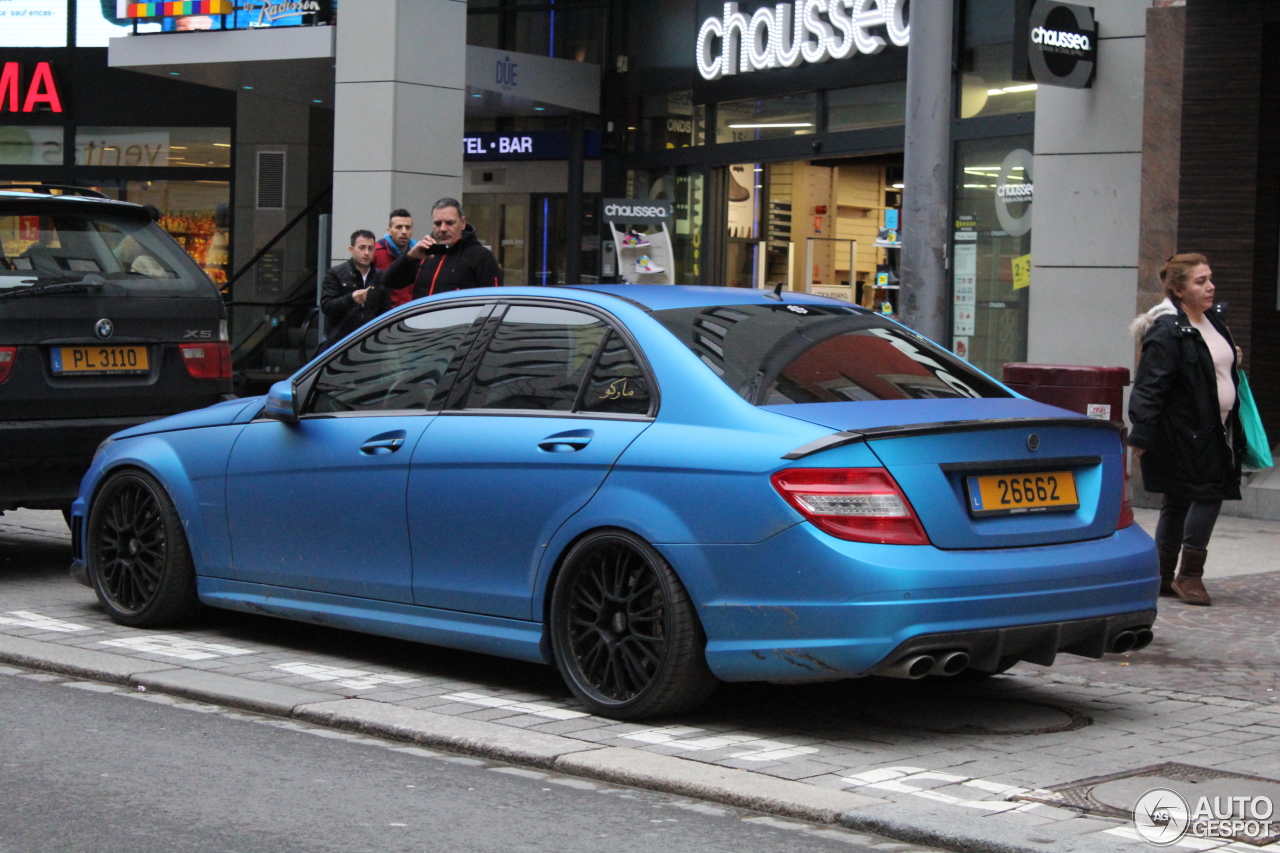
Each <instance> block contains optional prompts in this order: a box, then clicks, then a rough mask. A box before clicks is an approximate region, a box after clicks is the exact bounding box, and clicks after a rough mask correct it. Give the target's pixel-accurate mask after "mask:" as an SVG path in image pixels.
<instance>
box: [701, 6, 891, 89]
mask: <svg viewBox="0 0 1280 853" xmlns="http://www.w3.org/2000/svg"><path fill="white" fill-rule="evenodd" d="M906 5H907V4H906V0H796V2H795V3H794V4H793V3H779V4H777V5H776V6H772V7H771V6H763V7H761V8H759V9H757V10H756V11H755V12H753V13H752V14H751V15H748V14H747V13H746V12H742V11H739V9H738V4H737V3H725V4H724V14H723V15H722V16H721V17H718V18H707V19H706V20H705V21H703V22H702V27H701V28H700V29H699V30H698V45H697V52H698V56H697V59H698V73H699V74H701V75H702V77H703V79H706V80H718V79H720V78H721V77H726V76H729V75H733V74H747V73H749V72H752V71H764V70H765V69H769V68H795V67H797V66H799V65H803V64H805V63H817V62H826V61H827V60H828V59H846V58H848V57H850V56H853V55H854V54H855V53H866V54H873V53H879V52H880V51H882V50H884V49H885V47H886V46H887V45H888V44H889V43H890V42H891V43H893V44H895V45H897V46H898V47H905V46H906V45H907V42H908V41H909V40H910V38H911V29H910V25H909V23H908V22H907V20H906ZM880 33H883V35H881V34H880ZM886 39H887V41H886Z"/></svg>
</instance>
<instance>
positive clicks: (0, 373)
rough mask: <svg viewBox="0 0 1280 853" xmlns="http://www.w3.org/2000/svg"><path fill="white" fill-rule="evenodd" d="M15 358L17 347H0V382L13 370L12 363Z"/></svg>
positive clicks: (7, 377) (6, 378)
mask: <svg viewBox="0 0 1280 853" xmlns="http://www.w3.org/2000/svg"><path fill="white" fill-rule="evenodd" d="M17 360H18V348H17V347H0V382H5V381H7V380H8V379H9V374H10V373H11V372H12V371H13V363H14V362H15V361H17Z"/></svg>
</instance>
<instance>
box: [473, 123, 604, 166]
mask: <svg viewBox="0 0 1280 853" xmlns="http://www.w3.org/2000/svg"><path fill="white" fill-rule="evenodd" d="M584 148H585V152H584V153H585V159H587V160H599V159H600V131H598V130H595V131H587V133H586V139H585V145H584ZM462 158H463V159H464V160H568V159H569V134H568V133H566V132H565V131H562V130H532V131H526V132H525V133H468V134H467V135H465V136H464V137H462Z"/></svg>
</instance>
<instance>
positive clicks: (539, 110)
mask: <svg viewBox="0 0 1280 853" xmlns="http://www.w3.org/2000/svg"><path fill="white" fill-rule="evenodd" d="M534 109H535V110H537V111H538V112H542V111H543V110H545V109H546V107H534Z"/></svg>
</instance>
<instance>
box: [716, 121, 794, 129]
mask: <svg viewBox="0 0 1280 853" xmlns="http://www.w3.org/2000/svg"><path fill="white" fill-rule="evenodd" d="M729 127H730V129H732V130H755V129H757V128H768V127H813V122H811V121H795V122H785V121H783V122H775V123H772V124H731V125H729Z"/></svg>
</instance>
